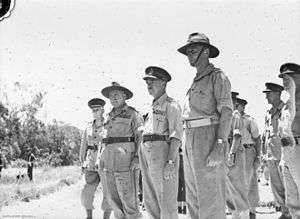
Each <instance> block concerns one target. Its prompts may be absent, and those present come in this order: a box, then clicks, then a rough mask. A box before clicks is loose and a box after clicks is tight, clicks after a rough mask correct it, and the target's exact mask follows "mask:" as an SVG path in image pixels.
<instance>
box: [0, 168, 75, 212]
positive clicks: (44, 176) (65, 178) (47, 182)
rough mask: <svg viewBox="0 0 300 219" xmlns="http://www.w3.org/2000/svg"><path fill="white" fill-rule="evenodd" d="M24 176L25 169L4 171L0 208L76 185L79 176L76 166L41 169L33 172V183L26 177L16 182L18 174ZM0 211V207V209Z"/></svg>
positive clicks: (0, 184)
mask: <svg viewBox="0 0 300 219" xmlns="http://www.w3.org/2000/svg"><path fill="white" fill-rule="evenodd" d="M19 172H21V174H25V175H26V169H16V168H11V169H5V170H4V171H3V172H2V177H1V179H0V206H1V205H2V206H3V205H8V204H10V203H11V202H13V201H16V200H22V201H30V199H36V198H39V197H40V196H42V195H46V194H49V193H52V192H55V191H57V190H59V189H60V188H61V187H63V186H66V185H67V186H69V185H71V184H74V183H76V182H77V181H78V180H79V179H80V176H81V172H80V169H79V167H78V166H67V167H56V168H53V167H42V168H39V169H34V170H33V174H34V176H33V179H34V182H30V181H29V180H28V178H27V175H26V177H25V178H24V179H21V180H19V181H17V180H16V176H17V175H18V173H19ZM0 209H1V207H0Z"/></svg>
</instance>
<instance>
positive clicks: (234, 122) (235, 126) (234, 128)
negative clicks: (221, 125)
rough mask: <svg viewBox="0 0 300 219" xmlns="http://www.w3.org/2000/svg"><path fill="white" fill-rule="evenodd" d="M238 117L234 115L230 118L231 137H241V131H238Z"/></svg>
mask: <svg viewBox="0 0 300 219" xmlns="http://www.w3.org/2000/svg"><path fill="white" fill-rule="evenodd" d="M240 128H241V126H240V117H239V115H237V114H236V113H234V114H233V117H232V135H233V136H241V135H242V134H241V130H240Z"/></svg>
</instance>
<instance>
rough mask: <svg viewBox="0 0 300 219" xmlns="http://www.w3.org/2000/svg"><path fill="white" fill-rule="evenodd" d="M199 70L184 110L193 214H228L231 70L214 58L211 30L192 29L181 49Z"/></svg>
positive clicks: (218, 218) (215, 217) (215, 218)
mask: <svg viewBox="0 0 300 219" xmlns="http://www.w3.org/2000/svg"><path fill="white" fill-rule="evenodd" d="M178 52H180V53H181V54H184V55H186V56H187V58H188V60H189V63H190V65H191V66H192V67H195V68H196V70H197V72H196V76H195V77H194V80H193V83H192V85H191V88H190V89H189V90H188V93H187V102H186V104H185V106H184V110H183V119H184V126H185V140H186V143H185V151H184V172H185V181H186V197H187V206H188V210H189V214H190V215H191V218H193V219H196V218H201V219H208V218H209V219H222V218H223V219H224V218H226V215H225V163H224V161H225V156H224V155H225V151H226V148H227V146H228V141H227V139H228V134H229V130H230V124H231V118H232V112H233V106H232V99H231V84H230V81H229V79H228V78H227V76H226V75H225V74H224V73H223V72H222V71H221V70H220V69H218V68H215V67H214V65H213V64H211V63H210V62H209V58H215V57H217V56H218V55H219V50H218V49H217V48H216V47H215V46H214V45H212V44H210V42H209V39H208V37H207V36H205V35H204V34H201V33H192V34H190V35H189V36H188V41H187V43H186V44H185V45H184V46H182V47H180V48H179V49H178Z"/></svg>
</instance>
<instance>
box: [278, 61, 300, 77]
mask: <svg viewBox="0 0 300 219" xmlns="http://www.w3.org/2000/svg"><path fill="white" fill-rule="evenodd" d="M279 71H280V74H279V75H278V77H280V78H282V76H283V75H284V74H300V65H298V64H296V63H291V62H288V63H285V64H283V65H281V66H280V69H279Z"/></svg>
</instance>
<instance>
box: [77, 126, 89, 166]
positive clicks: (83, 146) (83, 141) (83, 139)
mask: <svg viewBox="0 0 300 219" xmlns="http://www.w3.org/2000/svg"><path fill="white" fill-rule="evenodd" d="M86 148H87V139H86V130H84V132H83V134H82V137H81V143H80V151H79V161H80V163H81V164H83V162H84V160H85V155H86Z"/></svg>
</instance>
